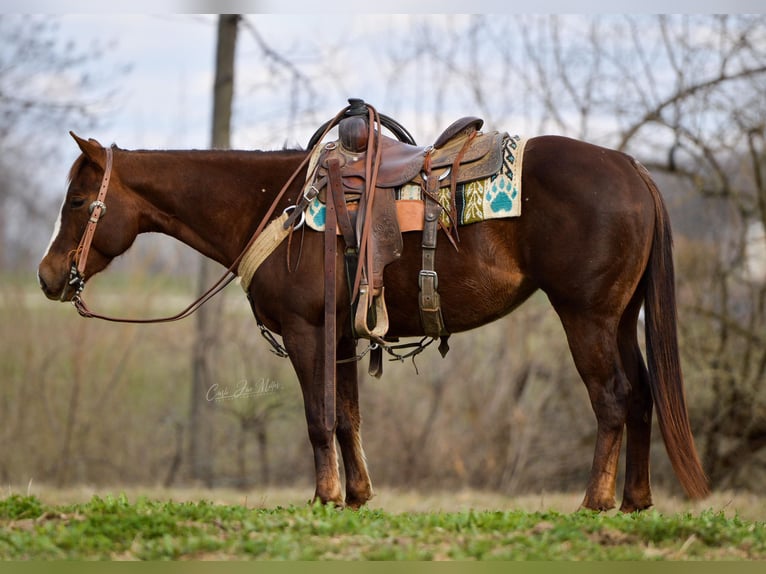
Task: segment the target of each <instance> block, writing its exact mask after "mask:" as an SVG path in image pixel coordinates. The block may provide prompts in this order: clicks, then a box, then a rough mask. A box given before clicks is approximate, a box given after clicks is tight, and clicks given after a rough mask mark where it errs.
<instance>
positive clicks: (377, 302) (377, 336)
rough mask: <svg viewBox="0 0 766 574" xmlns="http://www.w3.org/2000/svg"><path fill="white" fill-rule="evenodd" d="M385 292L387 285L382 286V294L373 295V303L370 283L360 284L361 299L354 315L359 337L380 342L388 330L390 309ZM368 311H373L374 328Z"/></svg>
mask: <svg viewBox="0 0 766 574" xmlns="http://www.w3.org/2000/svg"><path fill="white" fill-rule="evenodd" d="M384 294H385V287H381V288H380V295H378V296H377V297H373V298H372V304H371V303H370V291H369V285H366V284H363V285H360V286H359V301H358V302H357V306H356V315H355V317H354V331H355V332H356V336H357V337H361V338H364V339H370V340H371V341H379V342H380V341H382V339H383V337H384V336H385V335H386V333H387V332H388V309H386V301H385V299H384ZM368 311H372V316H373V317H374V320H375V324H374V325H373V326H372V329H371V328H370V326H369V323H368Z"/></svg>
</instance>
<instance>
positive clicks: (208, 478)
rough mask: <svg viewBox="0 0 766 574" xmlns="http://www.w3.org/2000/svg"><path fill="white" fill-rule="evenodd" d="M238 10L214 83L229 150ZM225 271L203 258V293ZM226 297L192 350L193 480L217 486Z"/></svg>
mask: <svg viewBox="0 0 766 574" xmlns="http://www.w3.org/2000/svg"><path fill="white" fill-rule="evenodd" d="M239 20H240V16H239V14H221V15H220V16H219V17H218V40H217V46H216V59H215V83H214V86H213V123H212V130H211V138H210V146H211V147H212V148H214V149H228V148H229V147H230V141H231V102H232V99H233V97H234V55H235V51H236V44H237V27H238V23H239ZM219 273H220V270H219V269H218V266H217V264H216V263H215V262H214V261H212V260H209V259H204V260H203V261H202V262H201V265H200V269H199V275H198V288H197V290H198V292H199V294H202V293H204V292H205V291H206V290H207V288H208V287H209V286H210V284H211V283H212V282H213V281H214V280H215V278H216V277H217V275H218V274H219ZM222 310H223V298H221V297H218V298H214V299H212V300H210V301H208V303H206V304H205V305H203V306H202V307H200V308H199V309H198V311H197V314H196V323H195V340H194V348H193V350H192V391H191V410H190V413H189V436H190V440H189V460H190V462H191V473H192V478H193V479H194V480H198V481H201V482H202V483H203V484H205V486H207V487H212V486H213V466H214V465H213V462H214V454H215V450H214V448H213V445H214V440H213V439H214V433H213V426H212V424H211V421H212V414H213V411H212V407H213V403H212V402H210V401H209V400H208V390H209V389H210V387H211V386H212V385H213V384H215V383H216V382H218V383H220V381H216V378H215V372H216V371H215V358H216V355H217V350H218V347H219V335H218V334H219V332H220V318H221V312H222Z"/></svg>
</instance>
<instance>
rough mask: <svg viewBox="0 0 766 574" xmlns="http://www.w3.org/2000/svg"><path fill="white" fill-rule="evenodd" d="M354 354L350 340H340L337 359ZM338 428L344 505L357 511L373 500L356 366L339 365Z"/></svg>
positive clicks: (354, 346)
mask: <svg viewBox="0 0 766 574" xmlns="http://www.w3.org/2000/svg"><path fill="white" fill-rule="evenodd" d="M355 352H356V345H355V343H354V341H353V339H341V341H340V344H339V345H338V357H339V358H341V359H342V358H346V357H352V356H353V355H354V354H355ZM337 385H338V398H337V412H338V426H337V429H336V434H337V436H338V444H339V445H340V451H341V454H342V456H343V467H344V469H345V471H346V504H347V505H348V506H350V507H352V508H359V507H360V506H362V505H363V504H364V503H366V502H367V501H368V500H370V499H371V498H372V497H373V491H372V483H371V482H370V475H369V472H368V471H367V461H366V460H365V456H364V450H363V449H362V435H361V432H360V426H361V422H362V419H361V416H360V414H359V387H358V381H357V363H356V362H351V363H340V364H339V365H338V378H337Z"/></svg>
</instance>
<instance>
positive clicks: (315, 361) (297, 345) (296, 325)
mask: <svg viewBox="0 0 766 574" xmlns="http://www.w3.org/2000/svg"><path fill="white" fill-rule="evenodd" d="M283 340H284V343H285V348H286V349H287V352H288V354H289V356H290V361H291V362H292V364H293V367H294V368H295V372H296V374H297V375H298V381H299V382H300V385H301V391H302V392H303V407H304V410H305V413H306V423H307V425H308V433H309V440H310V441H311V447H312V448H313V450H314V470H315V473H316V492H315V494H314V500H315V501H316V500H319V501H321V502H322V503H324V504H327V503H333V504H335V505H337V506H343V494H342V493H341V485H340V473H339V470H338V453H337V451H336V450H335V429H327V428H325V402H324V369H323V352H324V334H323V329H322V327H321V326H320V327H315V326H313V325H309V324H308V323H306V322H305V321H304V320H303V319H300V318H297V319H295V321H293V322H291V323H290V324H289V325H287V326H285V327H283Z"/></svg>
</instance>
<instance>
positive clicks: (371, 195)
mask: <svg viewBox="0 0 766 574" xmlns="http://www.w3.org/2000/svg"><path fill="white" fill-rule="evenodd" d="M483 123H484V122H483V120H481V119H480V118H476V117H464V118H460V119H459V120H457V121H455V122H454V123H453V124H451V125H450V126H449V127H448V128H447V129H445V130H444V132H443V133H442V134H441V135H440V136H439V137H438V138H437V139H436V140H435V142H434V144H433V145H431V146H425V147H422V146H416V145H412V144H409V143H404V142H401V141H398V140H395V139H393V138H390V137H388V136H386V135H384V134H382V133H379V132H378V131H375V133H374V134H373V137H370V131H369V130H370V126H369V122H368V119H367V117H365V116H361V115H357V116H349V117H345V118H343V119H342V120H340V122H339V124H338V140H337V141H334V142H330V143H328V144H326V145H324V146H323V147H322V148H321V150H317V152H316V153H318V157H317V159H316V161H315V163H314V166H315V167H314V168H313V171H312V169H311V168H310V172H309V173H310V175H309V177H308V180H307V183H306V187H305V190H313V192H314V193H316V194H317V196H318V198H319V201H320V202H322V203H325V204H328V202H331V203H332V204H333V207H334V212H335V216H336V217H337V233H338V234H340V235H342V236H343V238H344V242H345V244H346V252H345V253H346V267H347V268H346V274H347V280H348V284H349V292H350V294H351V300H352V304H353V303H355V304H356V311H355V313H354V316H355V319H354V331H355V336H356V337H364V338H368V339H370V340H373V341H380V342H382V340H383V337H384V336H385V334H386V332H387V331H388V313H387V311H386V307H385V300H384V285H383V274H384V270H385V268H386V266H387V265H388V264H390V263H392V262H394V261H396V260H397V259H399V257H401V254H402V249H403V240H402V233H401V231H400V228H399V223H398V220H397V209H396V189H398V188H401V187H402V186H404V185H406V184H411V183H412V184H416V185H418V186H420V187H421V188H422V189H423V191H424V193H428V191H427V190H428V189H430V190H431V192H433V191H435V190H438V187H441V186H443V185H452V186H453V188H454V185H455V184H456V183H462V182H467V181H471V180H475V179H480V178H485V177H490V176H491V175H493V174H495V173H497V172H498V171H500V169H501V167H502V161H503V138H504V136H505V134H503V133H500V132H490V133H486V134H484V133H482V132H480V131H478V130H479V129H480V128H481V126H482V125H483ZM370 142H373V149H368V147H370ZM371 165H372V166H374V167H373V169H371ZM429 179H432V181H431V184H430V185H428V184H427V181H428V180H429ZM333 181H335V182H336V183H335V184H334V186H335V187H336V188H339V189H332V188H333ZM436 182H438V183H436ZM431 197H433V195H431ZM424 199H425V200H426V202H427V203H428V200H427V198H424ZM453 201H454V194H453ZM431 203H435V202H431ZM436 209H438V211H439V213H440V212H441V209H442V207H441V206H437V207H436ZM433 211H434V208H432V209H431V212H432V216H433ZM426 214H427V215H426V217H428V209H427V210H426ZM433 234H434V235H435V231H434V232H433ZM433 243H434V244H433V248H432V251H433V250H435V238H434V240H433ZM423 247H424V261H425V249H426V245H425V242H424V246H423ZM354 254H356V255H357V258H356V260H355V258H354ZM431 257H433V253H431ZM422 273H423V272H421V274H422ZM431 273H432V274H433V275H434V276H435V273H434V272H433V270H431ZM434 291H435V287H434ZM436 310H437V311H438V313H439V320H440V315H441V311H440V309H438V303H437V309H436ZM424 324H425V321H424ZM439 330H440V331H444V328H443V324H442V325H441V327H440V328H439ZM426 331H427V332H428V329H426ZM437 334H443V333H437Z"/></svg>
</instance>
